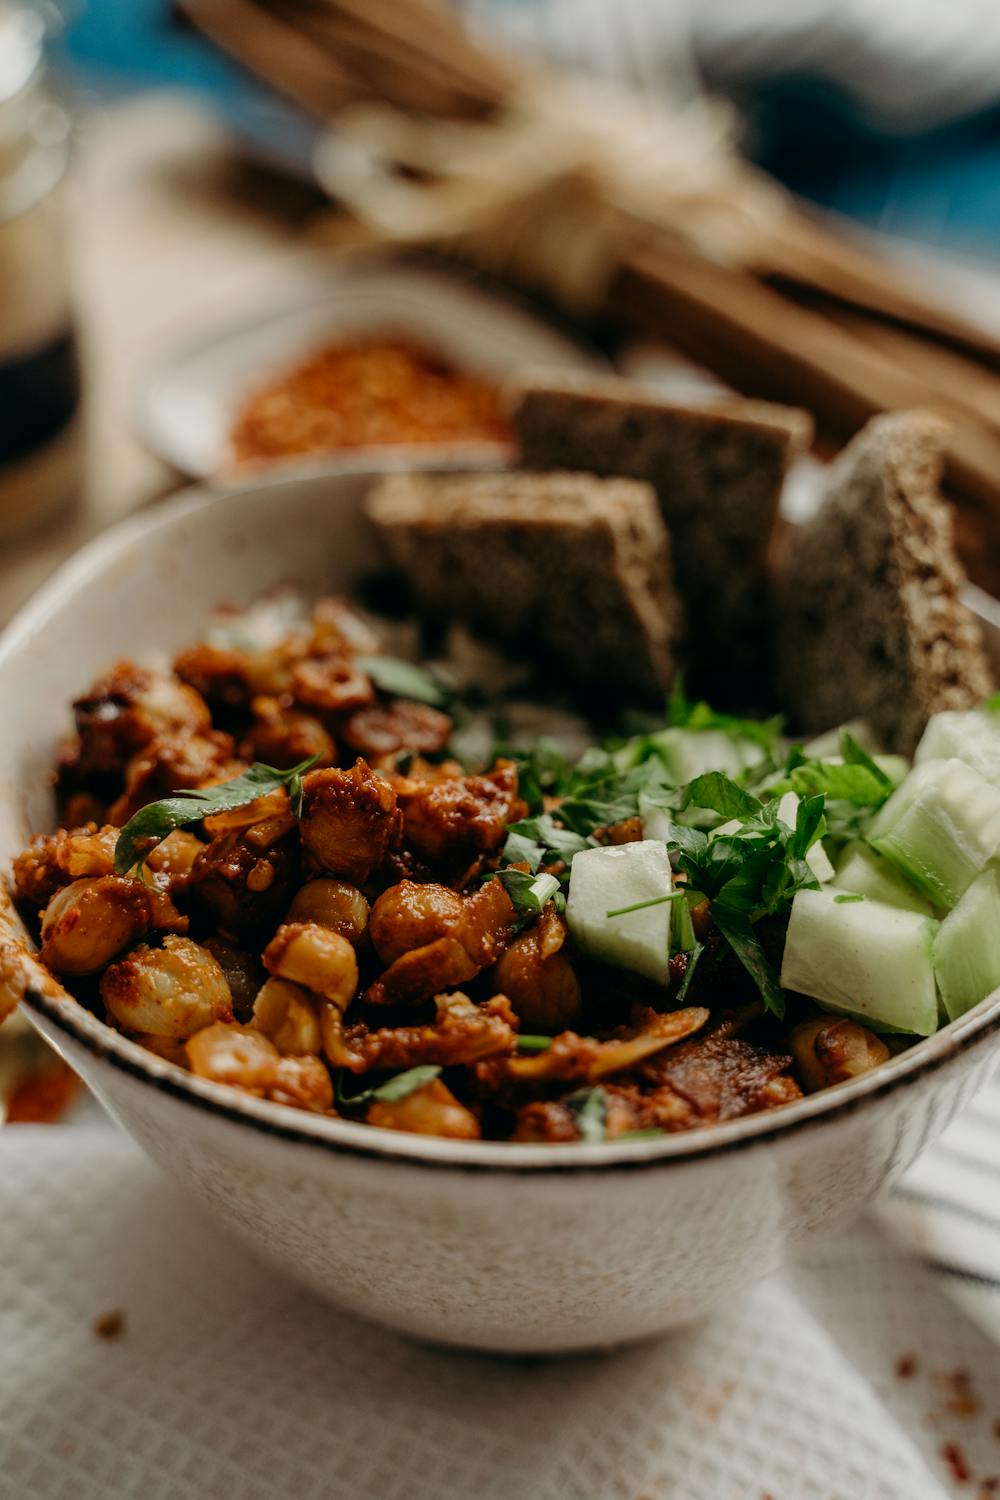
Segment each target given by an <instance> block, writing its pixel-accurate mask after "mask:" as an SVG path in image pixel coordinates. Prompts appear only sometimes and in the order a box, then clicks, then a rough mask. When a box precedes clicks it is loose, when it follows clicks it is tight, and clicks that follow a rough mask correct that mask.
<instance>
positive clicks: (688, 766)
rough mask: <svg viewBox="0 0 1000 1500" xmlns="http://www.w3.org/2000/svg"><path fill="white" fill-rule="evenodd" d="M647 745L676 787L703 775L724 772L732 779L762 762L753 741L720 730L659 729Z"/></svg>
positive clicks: (756, 745) (761, 750)
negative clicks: (708, 772)
mask: <svg viewBox="0 0 1000 1500" xmlns="http://www.w3.org/2000/svg"><path fill="white" fill-rule="evenodd" d="M648 743H649V745H650V746H651V747H652V749H653V751H654V753H655V754H656V755H658V756H659V757H660V759H661V760H662V761H663V764H664V765H665V766H666V768H667V770H668V772H669V773H670V775H671V776H672V777H673V779H674V780H675V781H676V782H677V785H678V786H684V785H685V784H686V783H687V782H689V781H693V780H694V778H695V777H696V776H701V775H702V774H703V773H704V772H705V771H724V772H725V773H726V775H727V776H732V777H734V778H735V777H737V776H739V775H740V773H741V772H743V771H746V770H748V769H749V767H750V766H756V765H758V764H759V763H760V761H762V760H763V759H764V751H763V749H762V748H761V746H760V745H758V744H757V742H756V740H748V739H744V738H743V737H742V736H739V735H733V734H727V733H726V731H725V730H723V729H661V730H658V731H657V733H656V734H651V735H650V736H649V738H648Z"/></svg>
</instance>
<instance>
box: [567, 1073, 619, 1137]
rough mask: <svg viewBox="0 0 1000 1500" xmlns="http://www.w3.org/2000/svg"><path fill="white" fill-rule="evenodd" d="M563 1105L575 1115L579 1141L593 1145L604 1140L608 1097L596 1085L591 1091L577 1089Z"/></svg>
mask: <svg viewBox="0 0 1000 1500" xmlns="http://www.w3.org/2000/svg"><path fill="white" fill-rule="evenodd" d="M563 1103H564V1104H566V1105H568V1106H569V1108H570V1109H571V1110H572V1111H573V1113H574V1114H575V1115H576V1127H577V1129H578V1130H579V1132H580V1138H581V1140H584V1141H586V1142H587V1143H588V1144H589V1145H593V1144H595V1143H596V1142H598V1141H603V1140H604V1132H605V1127H606V1125H607V1119H608V1096H607V1094H606V1093H605V1092H604V1090H603V1089H602V1088H601V1087H600V1085H598V1087H597V1088H592V1089H577V1091H576V1093H575V1094H570V1095H569V1097H568V1098H566V1099H564V1100H563Z"/></svg>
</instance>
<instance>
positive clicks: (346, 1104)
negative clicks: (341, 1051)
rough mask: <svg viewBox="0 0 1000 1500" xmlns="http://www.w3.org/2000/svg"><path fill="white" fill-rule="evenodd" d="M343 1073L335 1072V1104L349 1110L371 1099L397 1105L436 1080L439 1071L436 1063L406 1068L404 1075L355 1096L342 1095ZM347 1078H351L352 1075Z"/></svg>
mask: <svg viewBox="0 0 1000 1500" xmlns="http://www.w3.org/2000/svg"><path fill="white" fill-rule="evenodd" d="M345 1072H346V1069H344V1068H339V1069H338V1070H337V1087H336V1096H337V1103H338V1105H340V1106H341V1107H342V1108H351V1107H353V1106H356V1105H358V1104H367V1103H368V1102H369V1101H370V1100H372V1099H381V1100H383V1102H384V1103H386V1104H398V1103H399V1101H400V1100H401V1099H408V1098H409V1096H410V1095H411V1094H413V1093H415V1092H416V1091H417V1089H420V1088H423V1086H424V1084H425V1083H430V1081H431V1079H432V1078H437V1077H438V1076H439V1075H440V1072H441V1069H440V1068H439V1067H438V1065H437V1064H436V1063H424V1064H422V1065H421V1066H420V1067H419V1068H408V1069H407V1070H406V1072H405V1073H395V1074H394V1075H393V1077H392V1078H387V1079H386V1080H385V1082H384V1083H380V1084H377V1085H376V1086H375V1087H374V1088H368V1089H359V1091H358V1092H357V1093H356V1094H345V1093H344V1086H343V1079H344V1073H345ZM348 1076H349V1077H353V1074H349V1075H348Z"/></svg>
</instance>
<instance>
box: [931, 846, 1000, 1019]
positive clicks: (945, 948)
mask: <svg viewBox="0 0 1000 1500" xmlns="http://www.w3.org/2000/svg"><path fill="white" fill-rule="evenodd" d="M934 968H935V970H936V972H937V982H938V989H939V990H940V991H941V999H942V1000H943V1001H944V1008H945V1010H946V1011H947V1012H948V1019H949V1020H951V1021H954V1020H955V1018H956V1017H957V1016H962V1015H964V1014H965V1012H966V1011H967V1010H971V1009H972V1007H973V1006H974V1005H978V1004H979V1002H980V1000H985V998H986V996H987V995H989V994H991V993H992V991H993V990H995V989H996V988H997V986H998V985H1000V872H998V871H997V870H984V871H983V873H982V875H979V876H978V877H977V878H976V879H975V880H974V881H973V882H972V884H971V885H970V886H969V889H968V890H967V891H966V893H965V895H964V896H963V897H962V899H961V901H960V902H959V903H958V905H957V906H956V907H955V910H954V911H952V912H949V913H948V915H947V916H946V917H945V919H944V921H943V922H942V923H941V926H940V928H939V929H938V934H937V937H936V938H935V939H934Z"/></svg>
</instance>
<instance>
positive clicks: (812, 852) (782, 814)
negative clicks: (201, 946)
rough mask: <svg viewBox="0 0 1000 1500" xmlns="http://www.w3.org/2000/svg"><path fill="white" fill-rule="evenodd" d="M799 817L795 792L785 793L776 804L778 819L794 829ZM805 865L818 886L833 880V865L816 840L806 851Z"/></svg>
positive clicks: (797, 798) (797, 799)
mask: <svg viewBox="0 0 1000 1500" xmlns="http://www.w3.org/2000/svg"><path fill="white" fill-rule="evenodd" d="M798 815H799V797H798V795H797V793H795V792H786V793H785V795H784V796H783V797H782V799H781V801H780V802H779V803H778V817H779V819H780V820H781V822H782V823H785V824H787V826H788V827H789V828H794V827H795V820H796V818H797V817H798ZM806 864H807V865H808V866H809V868H810V870H812V872H813V874H814V875H815V876H816V879H817V880H818V881H819V883H820V885H824V884H825V883H826V882H827V881H828V880H832V879H833V865H832V864H831V863H830V856H829V855H828V854H827V852H826V850H825V849H824V848H823V845H822V844H821V842H820V840H819V839H818V838H816V839H814V840H813V842H812V843H811V844H810V846H809V848H808V850H807V851H806Z"/></svg>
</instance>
